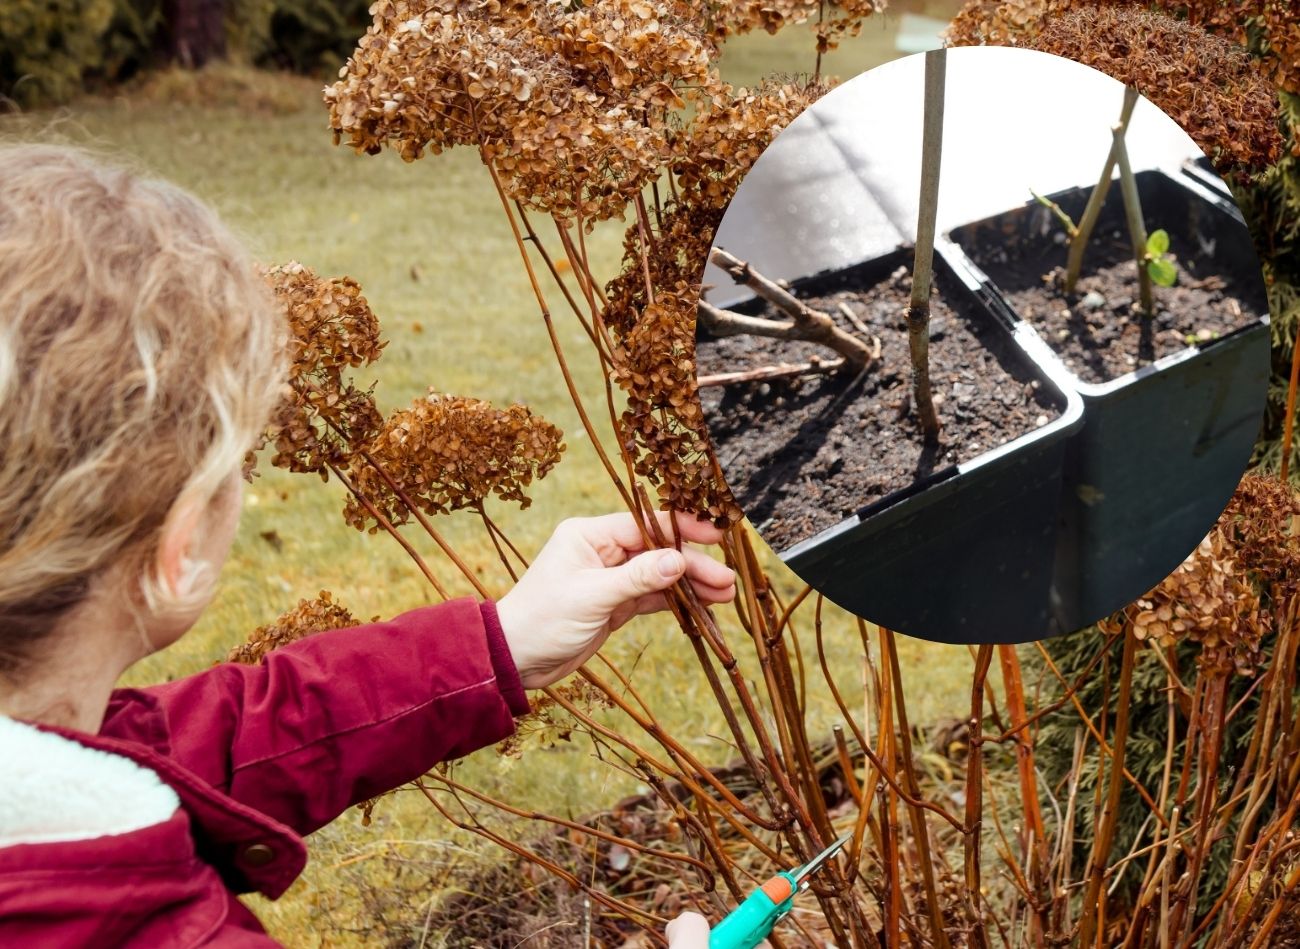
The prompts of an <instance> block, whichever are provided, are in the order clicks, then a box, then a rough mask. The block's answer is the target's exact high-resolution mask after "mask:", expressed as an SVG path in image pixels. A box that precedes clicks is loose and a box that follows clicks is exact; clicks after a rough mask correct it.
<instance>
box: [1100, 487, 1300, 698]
mask: <svg viewBox="0 0 1300 949" xmlns="http://www.w3.org/2000/svg"><path fill="white" fill-rule="evenodd" d="M1247 565H1249V567H1247ZM1297 590H1300V498H1298V497H1297V495H1296V494H1295V493H1294V492H1293V491H1292V490H1291V489H1290V488H1289V487H1287V486H1286V485H1283V484H1280V483H1279V482H1278V481H1277V480H1276V479H1275V478H1267V477H1260V476H1259V475H1250V474H1248V475H1246V476H1245V477H1244V478H1242V480H1241V483H1240V485H1238V487H1237V491H1236V493H1235V494H1233V496H1232V500H1231V501H1229V502H1228V506H1227V508H1226V509H1225V510H1224V512H1223V514H1222V515H1221V516H1220V517H1219V520H1218V522H1217V523H1216V524H1215V526H1214V529H1213V530H1211V531H1210V533H1209V534H1208V535H1207V536H1206V538H1205V539H1204V540H1203V541H1202V542H1201V543H1200V544H1199V545H1198V546H1197V548H1196V550H1194V551H1192V553H1191V554H1190V555H1189V556H1188V557H1187V559H1186V560H1184V561H1183V563H1182V564H1180V565H1179V566H1178V568H1177V569H1175V570H1174V572H1173V573H1171V574H1170V575H1169V576H1168V577H1167V578H1165V580H1163V581H1162V582H1161V583H1160V585H1159V586H1157V587H1156V588H1155V589H1154V590H1152V591H1151V592H1150V593H1148V594H1147V595H1146V596H1144V597H1142V598H1141V599H1139V600H1138V601H1137V602H1136V603H1135V604H1133V605H1132V606H1130V607H1128V608H1127V609H1126V610H1125V611H1124V612H1123V614H1120V615H1118V616H1117V618H1114V619H1113V620H1112V621H1109V622H1107V623H1103V624H1101V625H1102V628H1103V629H1104V630H1106V631H1108V632H1116V631H1118V630H1120V629H1121V628H1123V625H1124V624H1125V623H1128V624H1131V626H1132V629H1133V633H1134V635H1136V636H1137V637H1138V638H1139V639H1141V640H1148V641H1151V642H1153V643H1156V644H1158V645H1159V646H1161V647H1169V646H1173V645H1176V644H1177V643H1179V642H1180V641H1182V640H1183V639H1190V640H1192V641H1194V642H1196V643H1198V644H1199V645H1200V646H1201V652H1200V654H1199V655H1198V657H1197V663H1198V664H1199V665H1200V666H1201V668H1203V669H1207V670H1210V671H1217V672H1221V673H1225V674H1226V673H1229V672H1232V671H1235V672H1237V673H1239V674H1241V675H1251V674H1253V672H1254V670H1255V669H1257V668H1258V667H1259V666H1260V664H1261V663H1262V662H1263V658H1264V655H1263V642H1264V639H1265V637H1266V636H1267V635H1269V633H1271V632H1272V631H1274V630H1276V629H1278V628H1279V623H1280V622H1287V621H1289V620H1288V619H1287V618H1286V617H1284V616H1281V615H1279V613H1281V612H1284V611H1285V610H1287V609H1289V608H1290V607H1289V605H1290V603H1291V602H1292V598H1293V597H1294V595H1295V593H1296V592H1297Z"/></svg>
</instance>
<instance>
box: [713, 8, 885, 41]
mask: <svg viewBox="0 0 1300 949" xmlns="http://www.w3.org/2000/svg"><path fill="white" fill-rule="evenodd" d="M717 6H718V7H719V9H718V11H717V14H716V17H717V22H718V25H719V28H720V32H721V33H723V34H724V35H725V34H727V33H748V32H750V31H752V30H766V31H767V32H768V33H776V32H777V31H778V30H781V29H784V28H785V27H787V26H790V25H792V24H796V23H806V22H808V21H809V20H814V21H815V26H816V30H817V48H818V49H819V50H820V51H822V52H826V51H827V50H830V49H834V48H835V47H836V46H837V45H838V44H839V41H840V40H841V39H843V38H845V37H851V36H857V35H858V33H860V32H861V31H862V22H863V21H864V20H865V19H866V18H867V17H869V16H871V15H872V14H873V13H880V12H881V11H882V10H884V9H885V2H884V0H831V2H825V3H823V2H820V0H742V2H740V3H719V4H717Z"/></svg>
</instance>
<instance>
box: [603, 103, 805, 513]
mask: <svg viewBox="0 0 1300 949" xmlns="http://www.w3.org/2000/svg"><path fill="white" fill-rule="evenodd" d="M822 90H823V87H822V86H820V85H817V84H813V83H799V82H779V81H777V82H769V83H766V84H764V85H762V86H760V87H759V88H757V89H755V90H753V91H749V90H745V89H735V90H732V89H730V88H727V89H725V90H721V91H719V93H718V94H716V95H715V96H714V97H713V98H712V100H711V101H710V102H709V104H708V106H707V107H706V108H704V109H703V110H702V111H701V112H700V113H699V114H698V115H697V117H696V119H695V121H694V122H692V123H691V125H690V126H689V127H687V128H685V129H683V130H680V131H679V132H678V133H677V134H676V136H675V137H674V139H673V143H672V144H673V150H674V153H675V157H674V159H673V163H672V166H671V170H672V172H673V174H674V176H675V179H676V182H677V188H676V193H677V197H676V199H675V200H673V201H670V202H669V203H668V204H667V205H666V206H665V207H664V208H663V210H662V211H661V212H660V213H657V214H656V215H653V216H652V217H653V222H654V224H655V227H654V233H653V235H651V240H650V242H649V246H648V247H643V246H642V240H641V235H640V231H639V229H638V228H637V227H632V228H630V229H629V230H628V232H627V234H626V237H625V239H624V259H623V265H624V266H623V272H622V273H621V274H620V275H619V276H618V277H617V278H615V279H614V280H613V281H612V282H611V283H610V284H609V286H608V288H607V296H608V304H607V305H606V307H605V310H604V312H603V314H602V318H603V321H604V323H605V325H606V326H607V327H608V328H609V329H610V332H611V335H612V336H613V339H614V344H615V345H614V351H613V352H612V353H611V359H612V362H613V376H614V379H615V381H616V382H617V383H618V384H619V386H620V387H621V388H622V389H623V390H624V392H625V393H626V395H627V406H626V408H625V409H624V410H623V412H622V413H621V415H620V416H619V418H618V429H619V438H620V440H621V441H622V442H623V446H624V448H625V450H626V451H627V453H628V454H629V455H630V456H632V457H633V458H635V459H636V460H635V467H636V471H637V473H638V474H640V475H642V476H643V477H645V478H647V479H648V480H649V481H650V482H651V483H652V484H654V485H655V488H656V491H657V492H658V495H659V500H660V502H661V503H662V504H663V505H665V507H671V508H674V509H676V510H683V511H689V512H691V513H694V514H697V515H699V516H701V517H707V518H709V519H711V520H712V521H713V522H714V523H715V524H716V525H718V526H720V527H722V526H727V525H729V524H734V523H736V522H737V521H739V520H740V519H741V517H742V516H743V514H742V512H741V510H740V507H739V506H738V505H737V504H736V502H735V499H734V498H733V497H732V495H731V491H730V489H729V488H728V487H727V484H726V480H725V478H724V476H723V474H722V470H721V467H720V466H719V464H718V462H717V458H716V456H715V455H714V453H713V449H712V445H711V443H710V441H709V434H708V426H707V424H706V423H705V420H704V413H703V410H702V408H701V407H700V401H699V395H698V392H697V390H696V385H695V318H696V311H697V308H698V306H699V297H700V279H701V276H702V274H703V269H704V262H705V260H707V259H708V253H709V248H710V246H711V245H712V242H713V235H714V232H715V231H716V230H717V227H718V224H719V223H720V222H721V220H722V214H723V211H725V210H726V207H727V205H728V204H729V203H730V201H731V198H732V196H733V195H734V194H735V192H736V188H737V187H738V186H739V184H740V181H741V179H742V178H743V177H744V175H745V173H746V172H747V171H748V170H749V168H750V167H751V166H752V165H753V163H754V162H755V161H756V160H757V159H758V156H759V155H761V154H762V153H763V151H764V149H766V148H767V146H768V144H770V143H771V141H772V139H774V138H775V137H776V135H777V134H778V133H779V132H780V131H781V130H782V129H783V128H785V127H786V126H787V125H788V124H789V123H790V122H791V121H793V120H794V118H795V117H796V116H798V115H799V113H801V112H802V111H803V110H804V109H805V108H807V107H808V106H809V105H810V104H811V103H812V102H813V101H814V100H815V99H816V98H817V97H818V96H819V95H820V94H821V92H822ZM643 255H644V261H643ZM647 269H648V270H649V274H650V278H649V282H650V284H651V285H652V286H653V287H654V288H655V289H654V294H653V299H652V298H651V296H650V294H649V293H648V291H647V287H646V270H647Z"/></svg>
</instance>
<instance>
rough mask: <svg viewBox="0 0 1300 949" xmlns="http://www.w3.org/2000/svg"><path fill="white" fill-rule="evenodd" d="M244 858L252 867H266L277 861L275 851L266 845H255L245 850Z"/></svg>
mask: <svg viewBox="0 0 1300 949" xmlns="http://www.w3.org/2000/svg"><path fill="white" fill-rule="evenodd" d="M243 857H244V863H246V864H248V865H249V866H250V867H264V866H266V865H267V864H268V863H270V862H271V861H272V860H273V859H275V851H274V850H272V849H271V848H270V847H268V846H267V845H266V844H253V845H252V846H249V847H245V848H244V853H243Z"/></svg>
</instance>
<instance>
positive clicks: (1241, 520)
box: [1217, 475, 1300, 611]
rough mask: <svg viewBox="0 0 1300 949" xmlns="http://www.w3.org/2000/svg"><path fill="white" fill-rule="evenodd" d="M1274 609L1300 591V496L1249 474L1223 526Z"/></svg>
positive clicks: (1225, 514)
mask: <svg viewBox="0 0 1300 949" xmlns="http://www.w3.org/2000/svg"><path fill="white" fill-rule="evenodd" d="M1217 530H1218V531H1220V532H1221V533H1222V534H1223V536H1224V537H1225V539H1226V540H1227V541H1228V542H1229V543H1230V544H1231V545H1232V548H1233V550H1234V556H1235V557H1236V560H1237V562H1238V563H1239V564H1241V566H1242V567H1243V569H1245V570H1246V571H1247V573H1248V575H1249V576H1250V579H1251V581H1252V583H1254V584H1255V586H1256V588H1257V589H1258V590H1260V592H1261V593H1262V594H1264V595H1265V596H1266V597H1267V600H1268V602H1269V604H1270V606H1272V607H1273V609H1274V610H1276V611H1280V610H1282V609H1284V608H1285V607H1286V606H1287V605H1288V604H1289V602H1290V600H1291V598H1292V597H1293V596H1295V595H1296V594H1297V593H1300V497H1297V496H1296V494H1295V492H1293V491H1292V490H1291V489H1290V488H1289V487H1288V486H1286V485H1284V484H1282V483H1281V482H1280V481H1278V480H1277V479H1276V478H1268V477H1261V476H1259V475H1247V476H1246V477H1244V478H1242V479H1241V483H1240V484H1239V485H1238V486H1237V492H1236V493H1235V494H1234V495H1233V497H1232V501H1231V502H1230V503H1229V504H1228V507H1227V510H1225V511H1224V512H1223V516H1222V517H1221V518H1220V519H1219V526H1218V528H1217Z"/></svg>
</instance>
